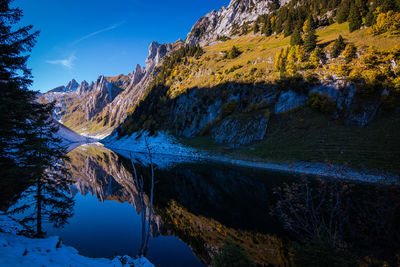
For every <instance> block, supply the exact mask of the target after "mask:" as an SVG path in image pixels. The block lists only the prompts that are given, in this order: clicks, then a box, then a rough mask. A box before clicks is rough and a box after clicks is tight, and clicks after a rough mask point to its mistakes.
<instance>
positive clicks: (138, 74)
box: [132, 64, 146, 84]
mask: <svg viewBox="0 0 400 267" xmlns="http://www.w3.org/2000/svg"><path fill="white" fill-rule="evenodd" d="M145 73H146V71H145V69H142V67H141V66H140V65H139V64H137V65H136V69H135V71H134V72H133V75H132V83H133V84H138V83H139V82H140V81H141V80H142V78H143V76H144V75H145Z"/></svg>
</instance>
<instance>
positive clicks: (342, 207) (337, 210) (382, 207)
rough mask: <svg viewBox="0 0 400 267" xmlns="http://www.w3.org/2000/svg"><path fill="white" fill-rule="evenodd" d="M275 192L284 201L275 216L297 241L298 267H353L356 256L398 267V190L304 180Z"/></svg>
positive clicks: (399, 197) (399, 247) (399, 230)
mask: <svg viewBox="0 0 400 267" xmlns="http://www.w3.org/2000/svg"><path fill="white" fill-rule="evenodd" d="M276 193H277V195H278V197H279V200H278V202H277V203H276V205H275V207H274V209H273V213H274V214H275V215H277V216H278V217H279V218H280V220H281V222H282V223H283V225H284V226H285V227H286V228H287V229H288V230H290V231H291V232H292V233H293V237H294V239H296V240H297V241H298V245H296V246H295V262H296V264H298V265H299V266H306V265H309V264H310V263H313V265H315V264H317V263H319V264H320V265H321V264H322V265H324V263H326V262H329V264H334V263H336V264H338V266H348V265H351V264H354V262H355V259H356V258H357V257H358V258H359V259H361V260H362V259H366V257H368V258H369V260H368V261H369V263H368V264H372V265H374V264H375V263H376V261H378V262H379V261H381V260H385V261H389V262H390V264H394V265H396V263H395V262H396V261H398V259H396V258H397V256H395V255H396V254H398V253H399V252H400V228H399V227H398V223H399V220H400V188H399V187H398V186H386V185H366V184H358V185H351V184H348V183H346V182H344V181H337V180H333V181H327V180H308V179H304V180H303V181H302V182H298V183H293V184H291V185H285V186H283V187H281V188H277V189H276ZM390 264H389V265H390ZM317 265H318V264H317ZM332 266H333V265H332Z"/></svg>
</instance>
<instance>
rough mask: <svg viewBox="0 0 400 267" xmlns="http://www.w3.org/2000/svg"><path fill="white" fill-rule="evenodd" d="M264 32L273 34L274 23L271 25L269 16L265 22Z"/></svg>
mask: <svg viewBox="0 0 400 267" xmlns="http://www.w3.org/2000/svg"><path fill="white" fill-rule="evenodd" d="M263 33H264V34H265V36H267V37H268V36H271V34H272V25H271V20H270V19H269V18H268V17H267V18H266V21H265V23H264V28H263Z"/></svg>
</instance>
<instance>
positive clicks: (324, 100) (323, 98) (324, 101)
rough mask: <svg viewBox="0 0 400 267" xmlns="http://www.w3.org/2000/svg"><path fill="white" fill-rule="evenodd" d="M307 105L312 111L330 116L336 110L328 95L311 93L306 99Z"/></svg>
mask: <svg viewBox="0 0 400 267" xmlns="http://www.w3.org/2000/svg"><path fill="white" fill-rule="evenodd" d="M308 104H309V105H310V107H311V108H312V109H314V110H317V111H319V112H322V113H324V114H332V113H333V112H334V111H335V109H336V104H335V102H334V101H333V100H331V98H330V97H329V96H328V95H325V94H322V95H321V94H320V93H318V92H313V93H311V94H310V96H309V98H308Z"/></svg>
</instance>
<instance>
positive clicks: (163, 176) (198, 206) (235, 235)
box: [69, 144, 293, 264]
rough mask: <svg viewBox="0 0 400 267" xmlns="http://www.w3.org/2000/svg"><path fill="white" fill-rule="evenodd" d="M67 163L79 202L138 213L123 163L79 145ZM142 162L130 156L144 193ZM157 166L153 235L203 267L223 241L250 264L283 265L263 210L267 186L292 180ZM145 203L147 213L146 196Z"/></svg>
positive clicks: (217, 167)
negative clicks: (186, 250)
mask: <svg viewBox="0 0 400 267" xmlns="http://www.w3.org/2000/svg"><path fill="white" fill-rule="evenodd" d="M69 157H70V159H71V162H70V164H71V172H72V176H73V180H74V184H75V189H73V190H78V191H79V192H80V193H81V194H82V195H83V196H86V195H87V194H88V193H90V194H92V195H95V196H96V197H97V199H98V200H100V201H102V202H103V201H106V200H114V201H118V202H121V203H124V202H128V203H130V204H131V205H133V206H134V207H135V209H136V212H137V213H138V214H139V213H141V212H142V210H141V209H142V208H141V206H140V201H139V192H138V191H137V189H136V187H135V179H134V176H133V175H132V173H133V169H132V164H131V162H130V160H129V159H127V158H124V157H122V156H120V155H118V154H116V153H114V152H112V151H111V150H109V149H107V148H104V147H103V146H100V145H95V144H92V145H84V146H81V147H79V148H77V149H75V150H73V151H72V152H70V153H69ZM145 158H146V157H144V156H143V155H136V157H135V155H133V160H134V162H135V166H136V169H137V172H138V173H139V174H140V175H142V176H143V179H144V189H145V192H150V185H151V184H150V178H151V170H150V167H149V166H148V162H144V161H145ZM163 160H164V161H165V158H164V159H163ZM172 161H173V159H172ZM155 162H156V163H158V165H159V166H158V167H157V168H156V170H155V178H156V184H155V190H154V207H153V214H152V217H151V218H152V221H151V235H152V236H153V237H158V236H159V235H162V236H175V237H177V238H179V239H180V240H182V241H183V242H185V243H186V244H187V245H189V246H190V248H191V249H192V251H193V252H194V254H195V255H196V257H197V258H198V259H199V260H200V261H201V262H203V263H204V264H210V262H211V256H212V254H213V253H214V252H216V251H217V248H218V247H220V246H221V245H222V244H223V243H224V242H225V241H227V240H235V242H237V243H239V244H240V245H241V246H242V247H243V248H244V249H245V250H246V251H247V253H248V254H249V255H251V257H252V258H253V260H254V261H255V262H258V263H260V264H265V263H271V264H279V263H281V262H280V261H281V259H280V253H281V252H280V248H281V247H282V242H281V241H280V239H279V238H278V237H277V236H276V233H279V232H280V231H281V229H280V226H279V225H280V224H279V223H278V222H277V221H276V220H275V219H273V218H272V217H270V216H269V208H270V207H269V205H270V198H271V197H272V188H273V187H275V186H277V185H279V184H281V183H282V182H283V181H289V180H291V179H293V178H290V177H289V176H285V175H282V174H274V173H271V174H270V176H269V177H265V172H260V171H255V170H253V171H251V170H249V169H241V168H232V166H229V165H221V164H212V163H206V162H187V163H182V162H180V163H179V164H178V163H177V164H173V163H171V162H169V164H162V163H161V162H160V161H157V158H156V159H155ZM163 163H165V162H163ZM249 177H251V178H249ZM144 203H145V205H144V206H145V208H146V209H147V214H148V212H149V203H150V202H149V197H148V195H146V194H145V197H144ZM132 242H135V241H132ZM136 242H139V240H137V241H136ZM151 242H152V241H151ZM151 242H150V248H149V250H150V254H151V251H152V245H151ZM78 249H79V248H78ZM150 260H151V258H150Z"/></svg>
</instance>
